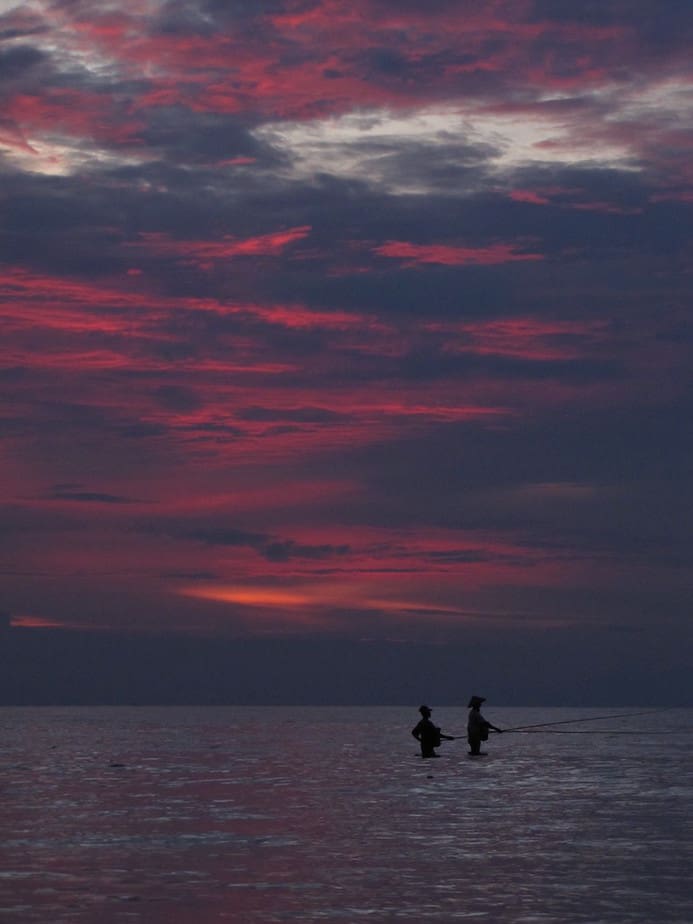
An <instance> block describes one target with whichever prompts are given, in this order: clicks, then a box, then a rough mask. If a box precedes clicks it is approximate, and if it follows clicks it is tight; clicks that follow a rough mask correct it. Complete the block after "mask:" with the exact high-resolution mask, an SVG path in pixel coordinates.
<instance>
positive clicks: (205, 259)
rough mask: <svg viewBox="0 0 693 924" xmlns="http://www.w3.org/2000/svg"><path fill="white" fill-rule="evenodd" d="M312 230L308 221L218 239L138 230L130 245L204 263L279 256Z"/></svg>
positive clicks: (202, 264)
mask: <svg viewBox="0 0 693 924" xmlns="http://www.w3.org/2000/svg"><path fill="white" fill-rule="evenodd" d="M310 232H311V226H310V225H301V226H299V227H296V228H288V229H287V230H285V231H272V232H270V233H269V234H259V235H256V236H255V237H247V238H237V237H232V236H231V235H225V236H224V237H223V238H222V239H221V240H219V241H185V240H176V239H174V238H171V237H169V236H168V235H165V234H157V233H154V234H141V235H140V240H139V241H138V242H136V243H134V244H128V245H126V246H129V247H142V248H143V249H145V250H147V251H148V252H149V253H150V254H153V255H155V256H161V257H178V258H180V259H182V260H183V261H184V262H185V263H193V264H195V265H197V266H200V267H205V266H206V265H208V264H209V263H212V262H216V261H219V260H230V259H233V258H234V257H257V256H278V255H279V254H281V253H283V252H284V250H286V248H287V247H289V246H290V245H291V244H294V243H295V242H296V241H301V240H303V239H304V238H305V237H307V236H308V235H309V234H310Z"/></svg>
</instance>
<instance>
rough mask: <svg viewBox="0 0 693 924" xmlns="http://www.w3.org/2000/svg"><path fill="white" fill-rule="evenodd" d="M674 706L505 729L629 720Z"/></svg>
mask: <svg viewBox="0 0 693 924" xmlns="http://www.w3.org/2000/svg"><path fill="white" fill-rule="evenodd" d="M673 708H674V707H673V706H664V707H663V708H662V709H646V710H644V711H642V712H619V713H612V714H610V715H592V716H587V717H586V718H583V719H562V720H561V721H560V722H537V723H535V724H534V725H516V726H514V727H513V728H504V729H503V731H504V732H516V731H529V730H530V729H533V728H548V727H549V726H552V725H572V724H574V723H576V722H601V721H602V720H604V719H629V718H632V717H633V716H636V715H653V714H654V713H656V712H666V711H667V710H668V709H673Z"/></svg>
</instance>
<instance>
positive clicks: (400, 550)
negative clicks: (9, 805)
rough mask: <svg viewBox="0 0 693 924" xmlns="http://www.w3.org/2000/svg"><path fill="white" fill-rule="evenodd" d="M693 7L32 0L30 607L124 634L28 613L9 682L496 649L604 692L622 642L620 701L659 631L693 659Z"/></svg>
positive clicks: (66, 685)
mask: <svg viewBox="0 0 693 924" xmlns="http://www.w3.org/2000/svg"><path fill="white" fill-rule="evenodd" d="M664 6H666V9H664ZM664 6H663V5H662V4H659V3H655V2H654V0H633V2H632V3H630V2H629V3H626V2H625V0H623V2H621V0H614V2H610V3H601V2H600V3H597V2H591V0H585V2H584V3H580V4H576V3H574V2H570V3H568V2H564V0H555V2H553V0H552V2H550V3H549V2H544V0H536V2H531V3H526V4H517V3H512V2H503V0H501V2H498V3H494V4H492V5H487V6H484V5H483V4H481V5H480V4H478V3H477V2H474V0H457V2H455V0H431V2H430V3H427V4H426V6H425V9H424V7H422V5H421V4H420V3H417V2H415V0H358V2H357V3H356V4H355V5H354V4H351V5H349V4H347V3H341V2H338V3H332V4H327V5H325V4H322V3H320V2H318V0H297V2H293V0H292V2H290V3H289V2H287V0H262V2H250V0H248V2H245V0H235V2H231V3H228V2H222V0H186V2H183V3H179V2H173V0H171V2H166V3H163V4H159V5H158V6H155V7H147V8H144V7H142V8H139V7H138V8H135V7H134V6H132V5H129V6H128V5H126V6H122V5H121V7H119V9H118V11H117V13H118V15H117V16H111V15H110V13H109V11H103V10H99V9H96V8H95V5H94V4H93V3H88V2H86V0H57V2H55V3H52V4H50V5H49V6H48V7H45V5H44V7H45V8H44V7H41V6H40V5H39V6H37V7H31V8H28V7H27V8H20V7H16V8H14V9H12V10H10V11H9V12H6V13H5V14H4V15H3V16H2V17H0V35H1V36H3V37H4V38H6V39H7V40H8V41H7V42H5V44H4V45H3V48H2V50H1V51H0V75H1V76H2V77H3V115H2V117H1V118H0V186H1V189H0V195H1V196H2V202H3V208H2V213H1V215H0V245H1V251H2V253H1V258H0V261H1V262H0V305H1V307H0V315H1V320H2V327H3V340H2V348H1V349H0V353H1V354H2V355H0V381H1V382H2V385H3V389H2V399H1V403H0V441H1V442H2V446H0V449H1V450H2V451H1V452H0V460H1V461H0V478H1V479H2V484H3V489H4V491H5V495H6V498H7V499H8V500H7V501H6V503H5V504H4V505H3V508H2V511H1V513H2V517H1V518H0V541H1V542H2V546H3V560H4V563H5V564H4V567H3V577H4V579H5V580H4V586H3V593H4V595H5V596H4V597H3V601H2V605H3V608H5V609H6V610H8V611H10V612H12V613H21V614H23V616H25V617H26V619H27V620H29V622H30V620H31V619H35V620H36V624H37V625H40V624H41V620H44V621H48V622H57V623H59V624H61V625H63V626H75V625H79V626H83V627H93V628H99V629H100V630H101V631H103V632H104V635H103V636H100V637H99V638H97V637H96V636H92V635H89V634H88V633H78V634H75V635H72V634H66V633H67V629H64V630H63V633H62V634H61V633H60V632H58V631H48V630H45V629H41V630H39V629H35V630H30V629H24V630H19V629H17V628H16V627H8V623H7V620H6V619H5V620H4V628H3V642H4V641H5V639H6V637H7V636H10V637H11V638H12V640H13V645H14V646H15V647H14V648H13V652H14V655H13V656H12V657H10V656H8V655H5V654H0V656H1V657H6V658H9V662H8V664H9V668H8V669H10V674H7V673H6V672H5V673H4V672H3V670H0V698H4V699H5V701H13V702H14V701H27V702H28V701H31V702H36V701H60V700H63V701H80V702H81V701H83V700H89V699H90V698H91V700H92V701H95V700H96V701H98V700H104V699H105V700H108V697H109V696H111V695H112V696H113V697H114V698H115V699H116V700H117V699H118V697H121V698H122V697H126V696H132V697H133V698H134V699H135V700H138V701H150V700H151V698H153V699H154V700H156V701H173V702H181V701H187V700H188V699H190V700H191V701H192V700H195V701H210V702H218V701H219V702H220V701H225V700H226V698H228V697H231V698H233V697H235V696H237V697H239V699H237V700H236V701H252V702H255V701H260V700H262V699H263V697H269V699H270V700H272V698H273V697H276V699H277V700H281V699H284V700H285V701H296V702H298V701H308V700H310V699H311V698H320V697H322V698H323V699H324V700H325V701H328V700H329V701H340V702H341V701H353V698H354V697H357V698H358V697H359V696H361V695H363V697H364V699H368V698H371V699H373V698H375V699H378V698H380V699H382V700H383V701H400V700H402V701H404V700H407V701H408V699H409V697H410V696H411V695H413V694H414V689H413V687H412V683H416V682H418V683H420V684H421V687H422V689H421V691H420V696H421V698H422V699H424V698H429V696H433V697H437V698H438V699H443V698H445V697H447V696H454V695H456V694H455V692H454V689H453V687H454V683H453V681H450V680H449V679H446V677H448V678H449V677H457V676H459V671H460V670H462V669H464V672H465V675H466V676H468V678H469V682H470V683H472V681H473V680H474V677H477V681H478V682H479V684H480V685H481V684H482V683H483V685H484V687H485V686H486V680H487V679H488V677H489V676H495V677H497V678H498V677H500V678H501V680H500V681H499V683H500V684H501V685H502V684H503V683H506V684H507V685H506V686H505V688H504V689H505V690H506V691H507V693H508V695H509V696H516V695H519V693H518V691H521V693H522V696H523V697H524V698H525V701H532V700H534V699H536V700H542V699H543V700H544V701H551V700H552V699H553V700H554V701H555V700H556V698H562V701H568V700H570V697H571V696H572V695H573V693H572V691H571V690H570V689H569V687H570V684H569V683H567V682H566V680H565V678H566V677H570V676H573V675H574V673H575V666H576V664H580V665H583V664H584V659H588V662H587V663H589V664H590V672H591V673H590V677H591V680H592V681H593V684H592V686H591V689H592V690H593V692H594V696H595V698H596V699H595V701H597V700H598V699H600V698H604V700H605V701H606V699H608V698H611V699H612V700H614V701H615V700H618V698H619V696H620V695H621V688H622V689H623V691H624V692H623V696H624V697H625V696H626V695H627V696H628V697H629V698H631V699H637V697H638V696H639V695H640V687H639V680H638V677H639V675H640V674H641V672H644V671H648V670H650V667H651V661H650V660H649V656H650V650H651V647H652V645H653V643H655V642H656V644H657V645H660V649H659V654H660V655H661V658H662V664H667V663H668V664H669V665H671V672H670V675H671V677H672V678H673V680H672V683H673V685H674V687H675V690H676V691H680V690H682V689H683V687H684V684H683V680H682V679H681V678H683V677H684V667H685V666H686V664H687V661H686V656H685V654H684V649H683V646H681V645H680V644H675V642H674V639H675V637H676V634H677V632H678V633H679V634H680V633H681V632H682V631H684V630H685V631H688V629H686V625H687V623H686V620H688V624H689V623H690V620H689V618H688V616H689V612H690V590H689V584H690V580H689V573H690V568H691V564H692V563H693V545H692V544H691V541H690V535H689V533H690V529H689V523H690V518H691V514H692V513H693V510H692V509H691V502H692V498H691V490H690V483H691V470H690V459H691V458H693V446H692V445H691V438H690V427H688V426H687V425H686V424H687V421H688V420H690V418H691V413H692V412H693V407H692V406H691V404H692V403H691V377H690V371H689V370H690V368H691V356H690V347H691V342H692V338H691V332H692V330H693V325H692V322H691V320H690V293H689V289H690V240H689V238H690V233H689V228H690V210H691V186H690V166H689V165H690V155H691V150H692V148H693V141H692V140H691V137H690V131H689V123H690V118H689V116H690V99H689V96H690V94H689V93H688V91H687V89H686V88H687V87H688V86H689V84H690V73H689V72H690V53H689V47H688V46H689V45H690V41H689V39H690V32H691V29H692V28H693V16H692V15H691V8H690V4H688V3H685V2H678V0H672V2H671V3H669V4H666V5H664ZM58 22H59V23H60V26H59V27H58V26H57V25H56V23H58ZM73 27H74V28H73ZM68 45H69V47H68ZM528 258H529V259H528ZM207 585H209V586H207ZM217 587H221V588H224V587H227V588H229V587H244V588H246V589H247V590H248V594H249V596H248V599H249V600H251V602H250V603H248V602H247V601H246V602H243V603H238V602H235V598H234V597H233V594H232V593H231V592H229V593H230V596H229V599H226V598H225V597H224V593H223V592H222V593H220V594H216V595H215V593H214V589H215V588H217ZM268 588H269V589H271V590H272V591H273V592H274V593H275V596H272V595H270V596H269V597H267V596H264V597H263V593H262V592H263V590H267V589H268ZM296 588H299V590H296ZM198 591H199V592H200V593H199V594H198ZM202 592H209V594H210V595H209V597H204V596H203V594H202ZM292 592H295V593H296V594H297V597H296V599H299V600H303V599H304V597H302V596H301V594H304V595H305V601H306V604H305V608H302V604H301V605H300V606H299V605H297V604H295V603H294V604H292V603H291V600H292V597H291V593H292ZM253 593H256V594H257V599H256V600H255V602H252V600H253V596H252V595H253ZM282 593H286V594H287V597H286V599H285V600H284V602H282V599H283V598H282V596H281V594H282ZM311 594H315V595H316V596H315V597H313V596H311ZM321 594H324V596H321ZM267 600H269V601H270V602H269V603H268V602H267ZM274 601H276V605H275V602H274ZM287 601H288V602H287ZM335 601H338V602H335ZM292 607H293V608H292ZM299 610H300V612H299ZM441 614H442V615H441ZM164 620H165V621H164ZM302 620H304V621H302ZM2 623H3V621H2V620H1V619H0V625H2ZM260 624H262V626H263V627H264V628H263V629H262V631H266V632H268V633H276V634H277V635H278V636H280V638H279V639H278V640H276V644H275V641H272V640H265V641H266V645H265V646H264V647H263V645H264V642H263V643H262V644H260V642H253V641H252V640H250V639H248V638H247V637H246V636H248V635H250V634H252V633H253V632H254V631H257V626H258V625H260ZM547 626H550V631H548V630H547ZM193 628H194V630H195V631H196V632H198V633H205V632H206V633H209V634H210V635H214V636H215V637H216V638H215V640H214V641H215V642H216V641H218V640H219V639H222V638H223V639H224V640H225V641H224V645H226V647H225V648H224V657H226V658H227V659H230V663H233V664H236V662H238V665H237V666H238V670H239V678H240V679H239V681H238V683H237V684H236V683H235V681H234V682H231V681H230V680H229V679H228V677H229V676H231V674H233V671H231V672H230V673H229V671H225V670H224V669H223V664H222V661H223V658H222V656H221V654H219V655H217V653H216V649H215V648H214V642H210V643H209V644H207V642H205V641H203V640H201V639H199V638H198V639H196V640H195V641H194V642H193V643H191V645H188V644H187V643H188V639H186V640H181V639H180V638H174V637H172V636H171V634H170V633H172V632H174V631H175V632H183V631H191V629H193ZM144 629H147V630H152V629H156V631H157V633H158V635H157V636H156V638H154V637H152V638H149V639H143V638H142V637H138V638H137V639H135V638H134V636H126V635H123V633H124V632H133V633H135V632H141V631H143V630H144ZM31 632H36V633H38V634H34V635H32V634H31ZM320 633H322V635H321V636H320V638H318V637H317V636H318V635H320ZM229 635H235V636H238V637H241V636H242V637H245V638H244V639H243V640H241V639H237V640H236V641H234V642H233V643H231V642H230V641H229ZM299 636H300V638H299ZM289 639H290V640H291V644H290V645H288V648H287V647H286V644H287V640H289ZM357 639H367V640H369V641H368V646H370V647H365V648H362V647H360V644H361V643H359V642H357V641H356V640H357ZM653 640H654V641H653ZM434 641H435V642H436V643H440V645H439V647H437V648H435V650H434V649H433V648H431V649H430V650H429V649H428V648H426V649H425V656H424V657H422V656H421V650H420V646H421V645H422V644H425V645H428V644H429V643H432V642H434ZM294 642H295V644H294ZM405 642H406V643H410V644H403V643H405ZM227 643H228V644H227ZM446 643H450V644H451V645H452V647H451V648H450V650H449V651H448V649H447V648H446V647H444V646H445V644H446ZM453 643H454V644H453ZM109 646H112V647H111V648H109ZM254 646H255V647H254ZM410 646H411V650H410ZM441 646H442V647H441ZM5 650H6V649H5V645H4V644H3V646H0V652H5ZM80 651H81V652H82V653H84V652H88V653H89V654H90V655H93V658H94V659H93V661H92V660H90V658H89V657H84V654H82V655H79V656H78V653H79V652H80ZM433 652H435V656H434V654H433ZM453 654H454V655H455V657H453ZM186 655H189V656H190V657H191V659H192V662H193V663H192V667H191V670H190V675H189V676H190V681H189V683H188V685H187V686H184V687H183V688H180V687H176V685H175V682H174V680H175V678H176V677H177V676H178V675H179V674H180V671H179V670H178V668H179V666H180V664H181V663H182V662H181V658H184V657H185V656H186ZM428 655H430V656H431V661H432V662H435V666H434V668H432V669H430V670H429V669H428V668H427V667H424V668H422V664H423V665H425V663H426V661H427V660H428ZM61 657H63V658H64V664H65V670H64V672H63V669H62V668H61V667H60V663H61ZM263 657H266V658H269V663H271V664H272V665H274V666H275V667H276V670H277V674H276V684H275V686H274V687H273V688H271V689H270V688H267V687H264V686H262V684H261V683H260V681H258V680H257V676H256V675H255V674H253V670H255V669H257V665H258V664H260V663H261V661H262V658H263ZM80 658H81V659H82V662H83V663H82V662H80ZM210 658H211V661H210V660H209V659H210ZM441 658H442V660H441ZM518 658H519V660H520V661H521V666H520V667H519V668H518V666H517V663H518ZM128 659H132V669H131V673H130V674H129V675H128V676H129V677H130V679H131V680H132V684H131V685H129V686H128V684H124V685H122V686H119V685H118V684H116V685H115V686H112V687H111V689H112V690H114V691H117V692H116V693H113V694H111V693H109V692H108V689H109V688H108V684H107V678H109V677H110V678H111V680H112V679H113V677H114V676H117V675H118V674H117V670H118V667H119V665H122V663H123V662H127V661H128ZM234 659H235V660H234ZM244 659H246V660H244ZM283 659H285V660H283ZM311 659H313V660H311ZM246 662H247V663H246ZM347 662H348V670H347V669H346V668H345V667H344V665H345V664H346V663H347ZM80 663H82V667H83V671H82V673H81V675H80V672H79V670H77V667H78V666H79V664H80ZM152 664H156V665H158V667H160V668H161V670H159V669H158V668H157V671H152V670H151V665H152ZM209 664H211V665H212V666H211V668H210V670H209V671H208V670H207V667H206V666H205V665H209ZM56 665H57V666H56ZM90 665H98V667H96V666H90ZM306 665H308V667H309V668H310V670H308V672H307V673H306V671H305V668H306ZM340 665H342V667H341V668H340ZM0 666H1V665H0ZM251 666H252V667H253V670H251ZM246 667H247V669H246ZM390 667H392V670H391V671H390ZM145 668H146V670H145ZM422 670H423V671H424V673H425V678H424V677H422ZM147 671H148V672H149V678H150V679H149V680H147V677H146V674H147ZM340 671H341V673H340ZM8 677H9V678H10V679H7V678H8ZM413 677H416V678H418V680H417V681H416V682H415V681H413V680H412V678H413ZM162 678H163V679H162ZM477 681H474V682H477ZM454 682H456V681H454ZM196 683H198V684H200V683H201V686H199V687H197V688H196V687H195V684H196ZM3 684H4V686H3ZM451 684H453V685H452V686H451ZM655 686H656V688H657V691H658V692H657V696H660V695H661V696H664V695H665V693H664V691H665V686H666V684H665V678H664V670H663V671H662V676H661V677H659V678H658V679H657V680H656V683H655ZM424 687H425V688H426V689H423V688H424ZM196 690H198V692H196ZM625 691H628V693H627V694H626V692H625ZM418 695H419V694H417V695H416V696H414V698H415V699H416V698H417V697H418ZM581 695H582V693H581ZM671 695H672V696H673V695H676V696H678V695H679V692H676V693H675V694H674V693H672V694H671ZM109 701H110V700H109ZM273 701H274V700H273Z"/></svg>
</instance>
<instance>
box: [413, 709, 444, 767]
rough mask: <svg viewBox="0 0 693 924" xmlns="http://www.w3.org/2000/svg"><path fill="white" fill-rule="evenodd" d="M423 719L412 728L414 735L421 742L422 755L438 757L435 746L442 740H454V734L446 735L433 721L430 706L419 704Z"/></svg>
mask: <svg viewBox="0 0 693 924" xmlns="http://www.w3.org/2000/svg"><path fill="white" fill-rule="evenodd" d="M419 712H420V713H421V721H420V722H419V723H418V724H417V725H416V726H415V727H414V728H412V730H411V733H412V735H413V736H414V737H415V738H416V740H417V741H418V742H419V743H420V744H421V756H422V757H438V755H437V754H436V752H435V751H434V748H437V747H438V745H439V744H440V742H441V740H442V739H444V740H445V741H454V740H455V738H454V735H444V734H443V733H442V732H441V730H440V729H439V728H438V726H437V725H434V724H433V722H431V710H430V709H429V707H428V706H419Z"/></svg>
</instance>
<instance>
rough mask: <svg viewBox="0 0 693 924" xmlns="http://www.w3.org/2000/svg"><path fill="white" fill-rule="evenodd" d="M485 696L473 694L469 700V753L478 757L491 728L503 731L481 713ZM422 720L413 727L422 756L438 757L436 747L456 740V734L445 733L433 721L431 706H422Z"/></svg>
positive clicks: (420, 709)
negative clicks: (443, 742) (442, 742)
mask: <svg viewBox="0 0 693 924" xmlns="http://www.w3.org/2000/svg"><path fill="white" fill-rule="evenodd" d="M485 702H486V699H485V697H483V696H472V698H471V699H470V700H469V718H468V720H467V741H468V742H469V754H470V756H471V757H478V756H479V755H480V754H481V742H482V741H487V740H488V733H489V729H490V730H492V731H496V732H502V731H503V729H502V728H498V727H497V726H496V725H493V724H492V723H491V722H489V721H487V720H486V719H485V718H484V717H483V715H482V714H481V710H480V707H481V704H482V703H485ZM419 712H420V713H421V719H420V721H419V722H418V723H417V724H416V725H415V726H414V728H412V730H411V733H412V735H413V736H414V737H415V738H416V740H417V741H418V742H419V744H420V745H421V756H422V757H438V756H439V755H438V754H436V752H435V748H437V747H438V746H439V744H440V742H441V741H454V740H455V738H456V736H455V735H444V734H443V733H442V731H441V730H440V729H439V728H438V726H437V725H434V724H433V722H432V721H431V712H432V710H431V708H430V706H420V707H419Z"/></svg>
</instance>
